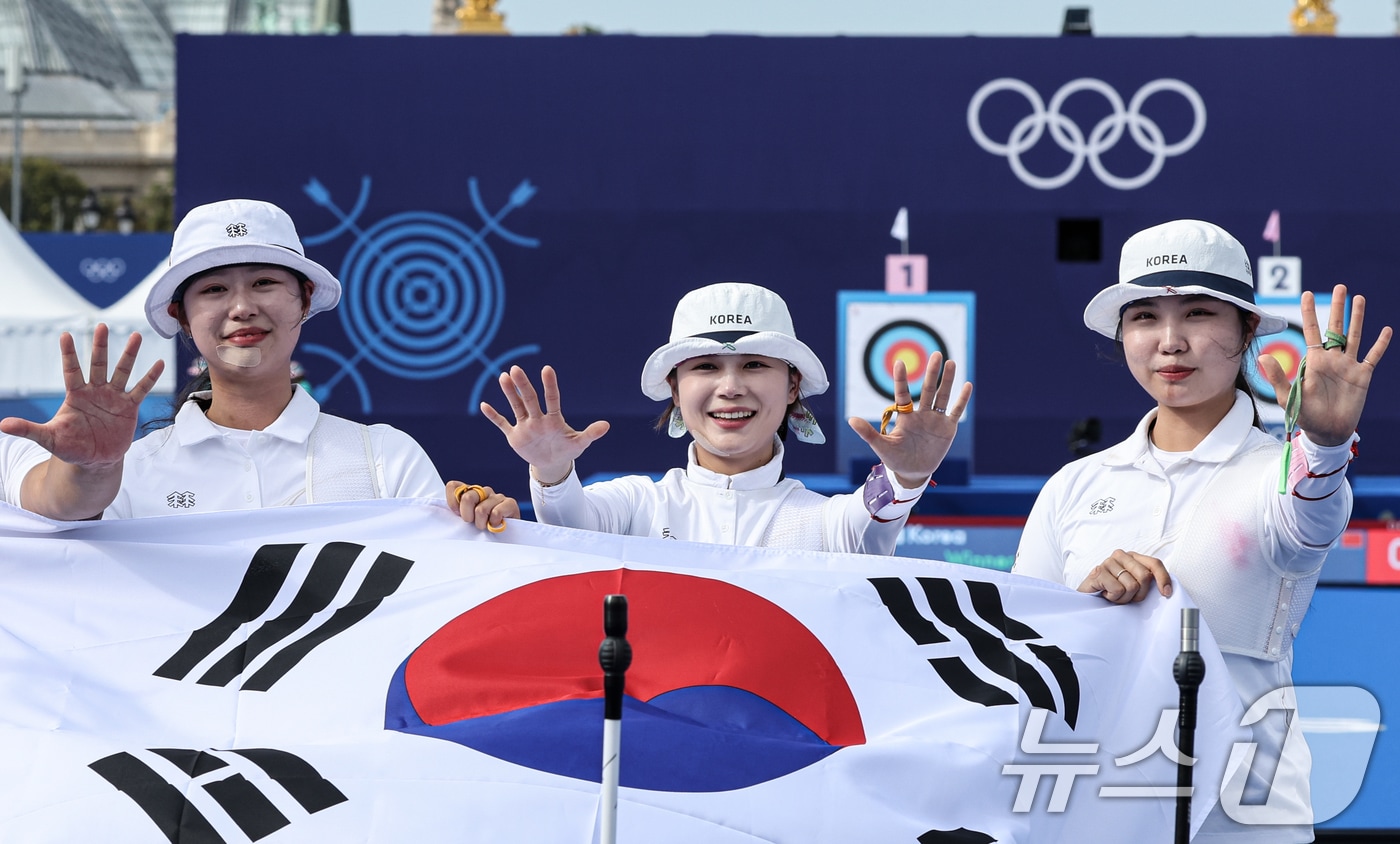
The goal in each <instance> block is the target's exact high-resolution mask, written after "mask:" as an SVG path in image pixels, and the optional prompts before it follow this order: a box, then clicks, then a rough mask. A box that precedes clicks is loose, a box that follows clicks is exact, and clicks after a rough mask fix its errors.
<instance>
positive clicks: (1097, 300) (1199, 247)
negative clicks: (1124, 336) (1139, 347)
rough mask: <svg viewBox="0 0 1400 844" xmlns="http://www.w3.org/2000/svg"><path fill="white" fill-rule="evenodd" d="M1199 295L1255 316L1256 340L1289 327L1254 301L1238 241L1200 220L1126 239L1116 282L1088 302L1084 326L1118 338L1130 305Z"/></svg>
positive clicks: (1156, 228) (1249, 274)
mask: <svg viewBox="0 0 1400 844" xmlns="http://www.w3.org/2000/svg"><path fill="white" fill-rule="evenodd" d="M1198 295H1204V296H1211V297H1213V298H1216V299H1222V300H1224V301H1226V302H1229V303H1231V304H1233V305H1236V306H1238V307H1240V308H1243V309H1244V310H1246V311H1249V312H1250V313H1252V314H1256V315H1258V317H1259V327H1258V328H1256V329H1255V330H1254V334H1255V336H1263V335H1265V334H1277V333H1278V332H1280V331H1282V330H1283V329H1285V328H1287V327H1288V322H1287V320H1285V319H1284V318H1283V317H1280V316H1275V315H1274V314H1271V313H1269V312H1268V311H1265V310H1264V309H1263V308H1261V307H1259V306H1258V305H1256V304H1255V303H1254V271H1253V270H1252V269H1250V265H1249V255H1248V254H1247V253H1246V252H1245V251H1244V247H1243V246H1241V245H1240V242H1239V241H1238V240H1235V239H1234V238H1233V237H1231V236H1230V233H1229V232H1227V231H1225V230H1224V229H1222V228H1220V227H1219V226H1217V225H1214V224H1213V223H1206V222H1202V221H1201V220H1173V221H1171V222H1170V223H1162V224H1161V225H1159V226H1153V227H1152V228H1150V229H1143V230H1142V231H1140V232H1138V233H1137V234H1135V235H1133V236H1132V237H1130V238H1128V240H1127V242H1126V243H1124V244H1123V254H1122V258H1121V259H1120V260H1119V262H1118V283H1117V284H1115V285H1113V286H1112V287H1109V288H1107V289H1105V290H1101V291H1099V294H1098V295H1097V296H1095V297H1094V298H1093V299H1092V300H1091V301H1090V302H1089V306H1088V307H1087V308H1085V309H1084V324H1085V325H1087V326H1089V327H1090V328H1092V329H1094V330H1095V331H1097V332H1098V333H1100V334H1102V335H1104V336H1105V337H1113V338H1116V337H1117V336H1118V323H1119V321H1120V319H1121V318H1122V313H1123V308H1124V307H1126V306H1127V304H1128V303H1129V302H1135V301H1137V300H1138V299H1148V298H1152V297H1154V296H1198Z"/></svg>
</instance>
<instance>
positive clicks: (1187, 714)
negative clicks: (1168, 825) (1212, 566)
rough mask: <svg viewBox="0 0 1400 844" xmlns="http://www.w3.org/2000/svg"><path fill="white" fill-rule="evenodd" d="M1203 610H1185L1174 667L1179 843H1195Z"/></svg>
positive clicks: (1202, 675) (1202, 676)
mask: <svg viewBox="0 0 1400 844" xmlns="http://www.w3.org/2000/svg"><path fill="white" fill-rule="evenodd" d="M1200 619H1201V611H1200V610H1198V609H1195V608H1194V607H1193V608H1190V609H1183V610H1182V611H1181V653H1179V654H1177V655H1176V662H1174V663H1173V664H1172V676H1174V677H1175V678H1176V685H1177V688H1178V689H1180V690H1181V708H1180V709H1179V710H1178V716H1177V721H1176V725H1177V732H1178V737H1177V749H1178V753H1179V755H1178V757H1177V763H1176V844H1187V842H1188V841H1190V840H1191V788H1192V786H1191V766H1192V765H1193V764H1195V761H1196V760H1195V759H1194V758H1193V757H1194V756H1195V755H1196V690H1197V689H1199V688H1200V685H1201V681H1202V680H1204V679H1205V676H1206V663H1205V660H1204V659H1202V658H1201V652H1200V645H1201V637H1200V626H1201V621H1200Z"/></svg>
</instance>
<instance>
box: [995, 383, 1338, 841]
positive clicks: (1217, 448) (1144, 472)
mask: <svg viewBox="0 0 1400 844" xmlns="http://www.w3.org/2000/svg"><path fill="white" fill-rule="evenodd" d="M1253 414H1254V409H1253V405H1252V403H1251V402H1250V400H1249V397H1248V396H1246V395H1245V394H1244V393H1237V394H1236V397H1235V404H1234V406H1233V407H1232V408H1231V409H1230V412H1229V413H1228V414H1226V416H1225V418H1224V419H1223V420H1221V422H1220V424H1218V425H1217V426H1216V427H1215V429H1214V430H1213V431H1211V433H1210V434H1209V435H1207V437H1206V438H1205V439H1204V440H1202V441H1201V443H1200V444H1199V445H1197V446H1196V448H1195V449H1194V450H1192V451H1191V452H1190V453H1188V454H1185V455H1170V454H1162V453H1160V452H1156V453H1154V450H1153V448H1152V446H1151V442H1150V439H1149V431H1150V429H1151V425H1152V422H1153V421H1154V420H1155V419H1156V417H1157V412H1156V410H1155V409H1154V410H1153V411H1152V412H1150V413H1148V414H1147V416H1145V417H1144V418H1143V419H1142V421H1141V422H1140V423H1139V424H1138V427H1137V430H1136V431H1134V432H1133V435H1132V436H1131V437H1129V438H1128V439H1127V440H1124V441H1123V442H1121V443H1119V444H1118V445H1115V446H1113V447H1112V448H1109V449H1107V450H1105V451H1103V452H1100V453H1099V454H1095V455H1091V456H1089V457H1085V458H1083V459H1080V460H1076V461H1075V462H1073V463H1070V464H1069V465H1067V466H1065V467H1064V468H1062V469H1061V470H1060V471H1059V472H1057V473H1055V475H1054V476H1052V477H1051V478H1050V480H1049V481H1048V482H1047V483H1046V484H1045V487H1044V488H1043V489H1042V490H1041V491H1040V495H1039V497H1037V498H1036V502H1035V506H1034V507H1033V508H1032V509H1031V513H1030V516H1029V518H1028V519H1027V521H1026V527H1025V531H1024V532H1023V533H1022V535H1021V542H1020V545H1019V547H1018V548H1017V551H1016V565H1015V567H1014V568H1013V569H1012V571H1013V572H1014V573H1016V574H1025V575H1030V576H1032V577H1038V578H1041V579H1043V580H1053V581H1056V582H1059V583H1063V584H1064V585H1066V586H1069V587H1070V588H1077V587H1078V586H1079V584H1080V583H1082V582H1083V581H1084V578H1085V577H1087V576H1088V574H1089V572H1090V570H1091V569H1093V568H1094V566H1097V565H1099V564H1100V563H1102V562H1103V561H1104V560H1105V559H1106V558H1107V557H1108V555H1109V554H1111V553H1112V552H1113V550H1114V549H1117V548H1121V549H1123V550H1125V551H1131V552H1137V553H1140V554H1146V555H1148V556H1152V557H1157V558H1158V559H1160V560H1162V562H1163V563H1164V564H1165V565H1166V567H1167V570H1168V571H1169V572H1170V571H1173V552H1174V551H1180V550H1181V549H1183V548H1191V549H1192V550H1193V551H1198V549H1200V548H1201V547H1202V545H1201V543H1203V542H1204V543H1207V547H1208V546H1209V545H1213V546H1214V547H1215V548H1216V549H1218V555H1217V556H1218V560H1219V563H1218V566H1219V568H1218V569H1217V570H1216V571H1214V572H1212V571H1210V570H1206V571H1205V572H1204V577H1201V576H1200V575H1201V572H1199V571H1193V574H1196V575H1197V578H1196V579H1193V580H1192V581H1191V582H1189V583H1187V582H1185V578H1182V577H1180V575H1179V574H1177V573H1174V574H1173V579H1174V581H1175V582H1176V583H1177V584H1179V585H1181V586H1184V587H1185V588H1186V590H1187V593H1188V594H1190V595H1191V596H1192V598H1193V599H1194V600H1195V601H1196V602H1197V603H1198V604H1201V605H1202V607H1203V611H1202V618H1203V619H1204V620H1205V622H1206V624H1207V625H1208V626H1210V627H1212V628H1213V629H1214V628H1215V627H1217V626H1220V627H1221V628H1222V629H1223V628H1226V627H1229V628H1230V629H1231V630H1246V629H1247V630H1260V631H1264V634H1265V635H1267V636H1268V638H1267V639H1265V638H1263V637H1261V636H1256V637H1254V638H1253V639H1249V638H1245V639H1243V640H1242V641H1244V642H1249V641H1253V642H1255V645H1254V646H1253V647H1252V648H1246V647H1244V646H1243V645H1241V646H1237V647H1234V648H1230V647H1227V646H1226V645H1225V644H1224V643H1223V642H1222V651H1224V657H1225V663H1226V665H1227V666H1229V669H1230V674H1231V679H1232V680H1233V681H1234V683H1235V688H1236V690H1237V691H1238V692H1239V695H1240V699H1241V702H1242V703H1243V704H1244V706H1245V708H1246V709H1248V708H1249V707H1250V706H1251V705H1253V704H1254V703H1255V702H1256V701H1257V700H1259V699H1261V698H1263V697H1264V696H1265V695H1266V694H1268V693H1270V692H1273V691H1275V690H1277V689H1280V688H1288V689H1289V691H1288V692H1287V694H1286V695H1285V697H1286V699H1287V701H1289V702H1290V705H1293V704H1292V703H1291V701H1292V693H1291V685H1292V667H1293V653H1292V648H1291V644H1292V639H1293V637H1294V636H1295V635H1296V634H1297V622H1298V621H1301V614H1302V612H1303V611H1305V610H1306V606H1307V600H1306V596H1307V595H1310V594H1311V585H1312V584H1313V583H1315V582H1316V577H1317V573H1318V571H1319V570H1320V569H1321V567H1322V564H1323V561H1324V560H1325V558H1326V554H1327V549H1328V547H1330V546H1331V544H1332V542H1333V541H1334V540H1336V538H1337V537H1338V536H1340V535H1341V532H1342V530H1343V529H1344V528H1345V527H1346V524H1347V520H1348V519H1349V518H1350V517H1351V504H1352V496H1351V488H1350V487H1349V486H1348V485H1347V483H1346V480H1345V468H1346V465H1347V462H1348V460H1349V459H1350V457H1351V445H1352V443H1351V442H1348V443H1346V444H1344V445H1340V446H1336V447H1332V448H1326V447H1322V446H1318V445H1315V444H1314V443H1312V442H1311V441H1310V440H1308V438H1307V437H1306V436H1304V435H1302V434H1301V432H1300V433H1299V434H1298V435H1297V436H1296V437H1295V439H1294V441H1293V442H1294V449H1295V450H1297V451H1298V452H1299V453H1300V454H1301V456H1302V458H1303V459H1304V460H1306V464H1307V467H1308V468H1309V470H1310V471H1311V472H1312V473H1313V474H1315V475H1327V476H1326V477H1317V478H1308V477H1304V478H1302V479H1301V480H1296V478H1295V480H1296V484H1294V485H1293V487H1292V488H1291V489H1290V490H1289V493H1290V494H1286V495H1279V494H1278V491H1277V487H1278V473H1279V460H1280V459H1281V454H1282V450H1283V447H1282V445H1281V444H1280V443H1278V442H1277V441H1276V440H1274V439H1273V437H1271V436H1269V435H1268V434H1267V433H1265V432H1264V431H1261V430H1259V429H1258V428H1255V427H1254V425H1253ZM1159 457H1161V458H1162V459H1161V460H1159ZM1245 461H1249V465H1251V466H1256V467H1259V469H1260V471H1259V472H1257V473H1253V474H1252V476H1250V475H1245V476H1238V477H1236V476H1231V475H1229V474H1226V473H1231V472H1232V470H1235V469H1238V468H1239V467H1241V466H1243V465H1244V463H1245ZM1164 463H1165V465H1164ZM1334 470H1336V472H1335V474H1328V473H1331V472H1333V471H1334ZM1218 477H1219V478H1223V479H1227V480H1229V481H1230V482H1231V483H1232V484H1234V486H1233V487H1232V488H1230V489H1228V490H1222V489H1220V488H1216V489H1212V487H1211V482H1212V481H1213V480H1216V479H1217V478H1218ZM1222 492H1226V493H1229V495H1228V496H1227V498H1229V499H1232V500H1233V501H1232V505H1231V508H1230V509H1231V510H1233V511H1235V512H1237V513H1240V514H1255V516H1256V517H1257V518H1258V519H1259V520H1260V524H1261V527H1260V528H1259V529H1258V530H1254V529H1253V528H1252V526H1251V527H1250V528H1249V529H1240V530H1238V531H1236V530H1230V529H1229V528H1228V525H1226V527H1225V529H1222V530H1220V531H1219V532H1218V533H1217V532H1214V531H1212V535H1210V536H1205V537H1201V536H1196V535H1194V534H1192V535H1187V532H1188V528H1191V527H1192V526H1193V525H1194V526H1197V527H1199V525H1200V524H1202V523H1203V522H1209V521H1210V518H1209V517H1210V515H1212V514H1209V513H1208V514H1205V516H1206V518H1204V519H1203V518H1202V517H1201V515H1199V514H1197V510H1198V509H1200V508H1198V507H1197V505H1198V504H1199V503H1200V502H1201V501H1202V500H1204V497H1205V496H1207V495H1213V496H1217V498H1215V499H1210V500H1212V501H1215V500H1220V499H1219V498H1218V497H1219V496H1221V494H1222ZM1293 492H1296V493H1297V495H1294V494H1291V493H1293ZM1299 496H1305V497H1306V499H1317V500H1305V498H1303V497H1299ZM1217 509H1223V508H1217ZM1246 518H1248V517H1247V516H1246ZM1193 519H1194V520H1193ZM1249 521H1250V522H1252V521H1253V520H1252V519H1249ZM1256 535H1257V536H1262V537H1263V541H1262V543H1261V544H1260V545H1259V546H1258V547H1255V546H1253V545H1251V544H1250V543H1251V542H1252V541H1253V539H1254V537H1255V536H1256ZM1251 555H1256V556H1251ZM1240 572H1244V574H1245V576H1247V577H1250V578H1253V579H1254V582H1253V583H1251V584H1250V585H1259V586H1260V587H1261V588H1258V589H1256V590H1253V591H1254V593H1255V597H1253V598H1247V597H1246V595H1245V593H1246V592H1249V591H1250V590H1248V589H1239V590H1238V591H1236V590H1231V591H1230V593H1229V594H1226V595H1216V594H1211V593H1210V590H1211V589H1212V587H1216V588H1219V587H1218V584H1221V583H1228V582H1230V579H1231V578H1237V577H1238V575H1239V573H1240ZM1235 582H1236V583H1239V581H1238V580H1236V581H1235ZM1304 588H1306V589H1307V590H1308V591H1307V592H1306V595H1304V593H1303V591H1302V590H1303V589H1304ZM1295 589H1297V590H1298V591H1299V596H1300V600H1295V599H1293V598H1292V595H1291V593H1292V592H1293V591H1294V590H1295ZM1266 595H1267V596H1271V597H1269V598H1267V599H1266V598H1265V597H1264V596H1266ZM1281 596H1284V597H1283V602H1282V603H1280V600H1281ZM1290 604H1292V605H1294V606H1292V607H1290ZM1206 607H1211V608H1213V610H1214V612H1212V609H1206ZM1294 616H1296V619H1297V620H1296V621H1294V620H1293V618H1294ZM1281 619H1287V621H1281ZM1246 651H1251V652H1246ZM1295 723H1296V712H1289V713H1288V714H1287V715H1284V714H1281V713H1276V714H1275V716H1270V718H1268V719H1265V720H1264V721H1261V722H1260V723H1259V724H1257V725H1256V726H1255V728H1254V731H1255V740H1256V741H1257V742H1258V743H1259V745H1260V751H1259V755H1258V757H1257V758H1259V759H1274V758H1279V756H1280V753H1281V752H1283V751H1282V748H1283V747H1284V744H1285V739H1286V734H1287V732H1288V730H1289V727H1290V726H1295ZM1301 738H1302V737H1301V733H1299V734H1298V735H1297V737H1296V740H1295V739H1289V740H1288V744H1287V751H1286V753H1284V754H1283V758H1282V759H1281V760H1280V762H1279V768H1278V773H1277V775H1276V776H1275V777H1274V779H1273V780H1272V788H1273V789H1274V791H1275V792H1276V798H1275V799H1279V798H1282V799H1283V802H1284V804H1291V805H1292V806H1293V807H1295V808H1296V807H1300V806H1310V790H1309V782H1308V777H1309V772H1310V769H1311V755H1310V754H1309V753H1308V750H1307V745H1306V744H1305V743H1304V742H1302V740H1301ZM1261 767H1262V768H1265V769H1267V767H1268V765H1267V763H1259V764H1256V765H1255V767H1254V769H1253V770H1252V771H1251V782H1250V785H1249V787H1248V789H1247V791H1246V795H1247V796H1246V799H1245V802H1246V803H1248V802H1250V798H1251V797H1253V798H1255V799H1259V800H1262V798H1263V796H1264V794H1267V793H1268V790H1269V788H1270V783H1269V782H1266V781H1262V780H1260V779H1259V772H1260V770H1261ZM1204 833H1205V835H1203V836H1202V837H1199V838H1198V839H1197V840H1201V841H1211V840H1215V839H1214V838H1213V837H1212V835H1213V834H1216V833H1220V834H1228V835H1229V836H1230V837H1229V838H1228V840H1230V841H1247V840H1258V841H1268V842H1289V841H1311V840H1312V832H1311V827H1310V826H1287V827H1280V826H1254V827H1240V826H1238V825H1235V824H1232V823H1231V822H1230V821H1229V819H1228V818H1227V817H1225V816H1224V815H1223V814H1222V812H1221V810H1220V808H1219V807H1218V806H1217V809H1216V811H1215V812H1214V813H1212V815H1211V816H1210V818H1209V820H1208V821H1207V825H1206V828H1205V830H1204Z"/></svg>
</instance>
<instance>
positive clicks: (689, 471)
mask: <svg viewBox="0 0 1400 844" xmlns="http://www.w3.org/2000/svg"><path fill="white" fill-rule="evenodd" d="M695 447H696V446H695V443H694V442H691V444H690V449H689V450H688V451H687V452H686V454H687V458H688V463H687V465H686V467H685V474H686V477H687V478H689V479H690V480H691V481H694V482H695V483H697V484H700V485H702V486H708V487H716V488H718V489H768V488H769V487H773V486H777V484H778V481H780V480H782V478H783V441H782V440H781V439H779V438H778V435H777V434H774V435H773V459H771V460H769V461H768V462H767V463H764V464H763V465H762V466H759V467H758V468H757V469H750V470H749V471H747V472H740V473H739V474H737V475H723V474H720V473H719V472H712V471H710V470H709V469H706V468H705V467H704V466H701V465H700V464H699V463H697V462H695Z"/></svg>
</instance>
